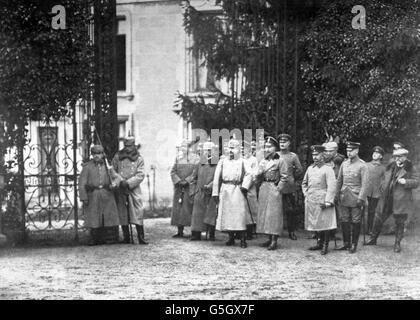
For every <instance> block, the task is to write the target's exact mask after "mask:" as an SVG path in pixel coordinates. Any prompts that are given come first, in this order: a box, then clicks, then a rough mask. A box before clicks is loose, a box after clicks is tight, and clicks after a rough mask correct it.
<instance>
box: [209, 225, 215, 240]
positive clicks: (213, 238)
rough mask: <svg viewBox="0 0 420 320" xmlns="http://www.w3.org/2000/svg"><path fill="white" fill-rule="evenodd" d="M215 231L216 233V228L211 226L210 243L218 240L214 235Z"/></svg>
mask: <svg viewBox="0 0 420 320" xmlns="http://www.w3.org/2000/svg"><path fill="white" fill-rule="evenodd" d="M215 231H216V228H215V226H209V241H215V240H216V238H215V235H214V234H215Z"/></svg>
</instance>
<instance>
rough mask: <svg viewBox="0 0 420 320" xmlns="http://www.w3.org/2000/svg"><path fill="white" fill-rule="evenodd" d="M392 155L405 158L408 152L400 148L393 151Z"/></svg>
mask: <svg viewBox="0 0 420 320" xmlns="http://www.w3.org/2000/svg"><path fill="white" fill-rule="evenodd" d="M392 155H393V156H394V157H395V156H406V155H408V150H407V149H404V148H401V149H396V150H394V152H393V153H392Z"/></svg>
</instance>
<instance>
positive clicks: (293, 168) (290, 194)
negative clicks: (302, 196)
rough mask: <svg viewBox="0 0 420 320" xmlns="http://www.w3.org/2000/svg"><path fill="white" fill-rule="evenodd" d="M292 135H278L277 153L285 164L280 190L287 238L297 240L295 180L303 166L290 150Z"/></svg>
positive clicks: (300, 175)
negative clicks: (284, 183) (284, 178)
mask: <svg viewBox="0 0 420 320" xmlns="http://www.w3.org/2000/svg"><path fill="white" fill-rule="evenodd" d="M291 141H292V137H291V136H290V135H288V134H286V133H282V134H280V135H279V136H278V142H279V147H280V151H279V152H278V154H279V155H280V158H281V159H283V160H284V161H285V162H286V164H287V176H288V180H287V183H286V185H285V187H284V189H283V191H282V194H283V208H284V209H283V210H284V213H285V215H286V218H287V230H288V232H289V238H290V239H292V240H297V237H296V234H295V231H296V227H297V221H296V220H297V195H296V191H297V183H296V180H298V179H301V177H302V175H303V168H302V165H301V163H300V160H299V157H298V156H297V154H296V153H294V152H291V151H290V143H291Z"/></svg>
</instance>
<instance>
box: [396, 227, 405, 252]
mask: <svg viewBox="0 0 420 320" xmlns="http://www.w3.org/2000/svg"><path fill="white" fill-rule="evenodd" d="M403 236H404V224H403V223H399V224H397V225H396V228H395V244H394V252H396V253H400V252H401V240H402V238H403Z"/></svg>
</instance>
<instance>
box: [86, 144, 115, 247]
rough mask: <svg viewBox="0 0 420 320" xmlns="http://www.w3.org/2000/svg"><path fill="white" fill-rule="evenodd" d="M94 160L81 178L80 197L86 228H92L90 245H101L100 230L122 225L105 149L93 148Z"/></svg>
mask: <svg viewBox="0 0 420 320" xmlns="http://www.w3.org/2000/svg"><path fill="white" fill-rule="evenodd" d="M91 154H92V157H93V159H92V160H90V161H88V162H87V163H86V164H85V165H84V166H83V169H82V172H81V174H80V178H79V197H80V200H81V201H82V202H83V207H84V214H85V226H86V227H88V228H90V235H91V240H90V242H89V244H90V245H96V244H99V243H101V242H102V241H101V239H99V228H103V227H113V226H118V225H119V224H120V220H119V216H118V209H117V204H116V202H115V197H114V193H113V191H112V188H113V186H112V185H111V179H110V176H109V173H108V172H107V167H106V164H105V161H104V157H105V155H104V149H103V147H102V146H100V145H95V146H93V147H92V148H91Z"/></svg>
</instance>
